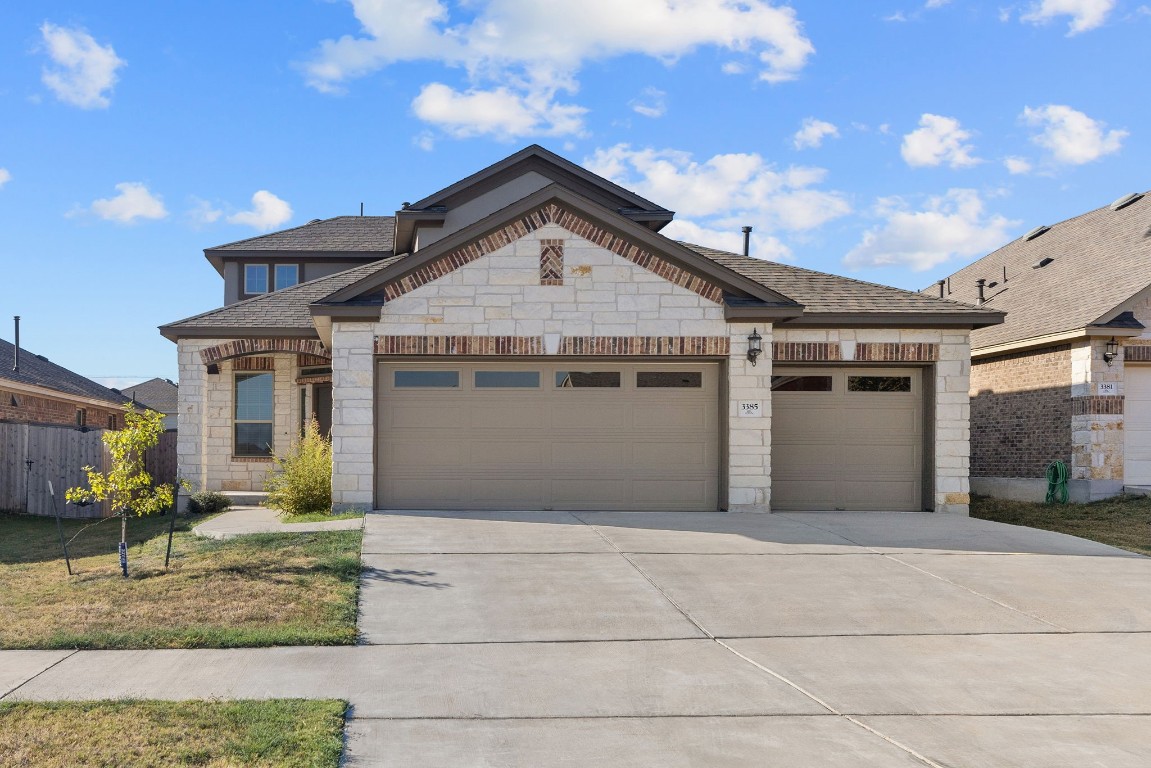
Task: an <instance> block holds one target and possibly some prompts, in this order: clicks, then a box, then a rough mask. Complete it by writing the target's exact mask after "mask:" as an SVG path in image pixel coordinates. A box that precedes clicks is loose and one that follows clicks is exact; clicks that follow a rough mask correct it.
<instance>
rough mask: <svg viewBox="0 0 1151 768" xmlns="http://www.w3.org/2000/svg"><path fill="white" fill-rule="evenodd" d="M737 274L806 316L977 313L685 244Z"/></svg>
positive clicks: (873, 285) (966, 306) (883, 287)
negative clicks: (799, 308)
mask: <svg viewBox="0 0 1151 768" xmlns="http://www.w3.org/2000/svg"><path fill="white" fill-rule="evenodd" d="M683 245H684V246H686V247H688V248H690V249H691V250H693V251H695V252H696V253H698V254H700V255H701V256H706V257H707V258H709V259H711V260H712V261H714V262H716V263H717V264H720V265H722V266H724V267H727V268H728V269H730V270H732V271H733V272H738V273H739V274H741V275H743V276H744V277H747V278H750V279H752V280H755V281H756V282H757V283H760V284H762V285H765V286H767V287H768V288H771V289H772V290H774V291H777V292H779V293H782V294H783V295H784V296H787V297H788V298H790V299H794V300H795V301H797V302H799V303H800V304H803V305H804V310H803V311H804V314H805V315H807V314H820V313H836V314H838V313H841V312H850V313H855V312H906V313H909V314H912V313H913V314H923V313H948V314H952V313H955V312H965V311H974V310H975V309H976V308H975V307H973V306H971V305H970V304H961V303H959V302H957V301H945V300H940V299H938V298H935V297H933V296H926V295H924V294H920V293H915V292H914V291H904V290H900V289H899V288H892V287H891V286H889V285H879V284H877V283H867V282H864V281H862V280H854V279H852V278H850V277H842V276H840V275H831V274H828V273H826V272H816V271H814V270H810V269H803V268H802V267H793V266H791V265H789V264H780V263H779V262H776V261H764V260H763V259H753V258H750V257H748V256H741V255H739V254H735V253H728V252H727V251H720V250H717V249H715V248H708V247H707V246H703V245H693V244H691V243H683Z"/></svg>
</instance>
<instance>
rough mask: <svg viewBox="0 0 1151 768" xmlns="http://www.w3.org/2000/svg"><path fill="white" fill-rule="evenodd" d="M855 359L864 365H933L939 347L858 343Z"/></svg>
mask: <svg viewBox="0 0 1151 768" xmlns="http://www.w3.org/2000/svg"><path fill="white" fill-rule="evenodd" d="M855 359H856V360H858V361H860V362H864V363H880V362H882V363H933V362H935V361H936V360H938V359H939V345H938V344H914V343H912V344H906V343H905V344H884V343H874V342H866V343H865V342H859V343H858V344H856V345H855Z"/></svg>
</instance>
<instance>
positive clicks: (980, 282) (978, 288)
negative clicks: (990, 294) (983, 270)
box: [975, 277, 987, 306]
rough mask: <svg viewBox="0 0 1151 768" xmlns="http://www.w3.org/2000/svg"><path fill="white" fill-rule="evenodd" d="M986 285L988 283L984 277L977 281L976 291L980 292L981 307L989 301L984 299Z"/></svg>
mask: <svg viewBox="0 0 1151 768" xmlns="http://www.w3.org/2000/svg"><path fill="white" fill-rule="evenodd" d="M986 284H987V281H986V280H984V279H983V278H982V277H981V278H979V279H978V280H976V281H975V290H976V291H978V292H979V305H980V306H983V302H985V301H987V299H985V298H983V286H985V285H986Z"/></svg>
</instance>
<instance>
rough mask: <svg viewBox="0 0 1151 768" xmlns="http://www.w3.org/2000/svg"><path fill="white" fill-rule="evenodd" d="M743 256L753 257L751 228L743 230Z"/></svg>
mask: <svg viewBox="0 0 1151 768" xmlns="http://www.w3.org/2000/svg"><path fill="white" fill-rule="evenodd" d="M743 255H744V256H750V255H751V227H744V228H743Z"/></svg>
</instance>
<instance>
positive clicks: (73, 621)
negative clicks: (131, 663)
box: [0, 515, 362, 649]
mask: <svg viewBox="0 0 1151 768" xmlns="http://www.w3.org/2000/svg"><path fill="white" fill-rule="evenodd" d="M91 522H92V521H90V520H89V521H76V520H69V521H67V522H66V524H65V536H66V537H71V536H73V535H74V534H76V532H77V531H79V530H80V529H81V528H83V526H85V525H89V524H91ZM199 522H201V520H199V519H193V520H189V519H187V518H180V520H179V521H178V523H177V533H176V537H175V540H174V542H173V552H172V564H171V568H170V569H169V571H168V572H164V570H163V564H164V549H165V547H166V545H167V526H168V520H167V518H157V519H133V520H132V521H130V523H129V529H128V530H129V536H130V542H129V554H128V562H129V572H130V574H131V577H130V578H128V579H125V578H122V577H121V576H120V573H119V568H118V559H117V554H116V545H117V542H118V541H119V535H120V527H119V522H118V521H115V520H113V521H111V522H106V523H100V524H99V525H97V526H96V527H94V528H89V529H87V530H85V531H83V532H81V533H80V534H79V536H78V537H77V538H76V539H75V541H74V542H73V543H72V545H71V552H72V557H73V562H72V568H73V571H74V573H75V575H74V576H71V577H69V576H68V575H67V573H66V571H65V568H64V561H63V558H62V557H61V555H60V544H59V540H58V538H57V535H56V527H55V526H56V524H55V521H54V520H52V519H50V518H47V519H46V518H40V517H30V516H25V515H0V648H45V649H49V648H229V647H244V646H268V645H343V644H351V643H354V642H355V639H356V595H357V589H358V586H359V585H358V582H359V573H360V541H361V537H362V534H361V532H360V531H358V530H354V531H325V532H323V533H275V534H257V535H253V536H242V537H238V538H235V539H228V540H225V541H218V540H214V539H202V538H199V537H198V536H196V535H195V534H193V533H191V531H190V528H191V526H192V525H194V524H196V523H199Z"/></svg>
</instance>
